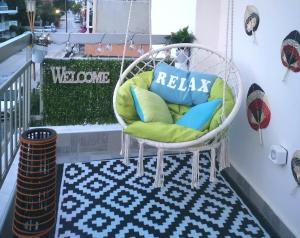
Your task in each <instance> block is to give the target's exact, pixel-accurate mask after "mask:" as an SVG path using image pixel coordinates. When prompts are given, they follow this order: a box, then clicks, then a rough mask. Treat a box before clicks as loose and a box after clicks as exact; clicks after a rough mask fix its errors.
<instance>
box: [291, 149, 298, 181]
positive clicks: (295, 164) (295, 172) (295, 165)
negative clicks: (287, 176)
mask: <svg viewBox="0 0 300 238" xmlns="http://www.w3.org/2000/svg"><path fill="white" fill-rule="evenodd" d="M291 168H292V173H293V176H294V178H295V180H296V182H297V183H298V185H300V150H297V151H296V152H295V153H294V156H293V158H292V162H291Z"/></svg>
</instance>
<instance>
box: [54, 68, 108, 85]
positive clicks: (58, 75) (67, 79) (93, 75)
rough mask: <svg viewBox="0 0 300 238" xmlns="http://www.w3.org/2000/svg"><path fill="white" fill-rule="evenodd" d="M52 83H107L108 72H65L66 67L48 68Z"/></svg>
mask: <svg viewBox="0 0 300 238" xmlns="http://www.w3.org/2000/svg"><path fill="white" fill-rule="evenodd" d="M50 69H51V72H52V79H53V83H55V84H56V83H60V84H75V83H109V82H110V79H109V72H96V71H92V72H84V71H80V72H75V71H67V69H66V67H50Z"/></svg>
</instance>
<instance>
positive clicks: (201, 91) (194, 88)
mask: <svg viewBox="0 0 300 238" xmlns="http://www.w3.org/2000/svg"><path fill="white" fill-rule="evenodd" d="M216 78H217V76H216V75H212V74H204V73H198V72H190V73H189V77H188V81H189V89H190V91H191V96H192V103H193V105H197V104H200V103H204V102H207V100H208V97H209V94H210V89H211V87H212V85H213V84H214V82H215V80H216Z"/></svg>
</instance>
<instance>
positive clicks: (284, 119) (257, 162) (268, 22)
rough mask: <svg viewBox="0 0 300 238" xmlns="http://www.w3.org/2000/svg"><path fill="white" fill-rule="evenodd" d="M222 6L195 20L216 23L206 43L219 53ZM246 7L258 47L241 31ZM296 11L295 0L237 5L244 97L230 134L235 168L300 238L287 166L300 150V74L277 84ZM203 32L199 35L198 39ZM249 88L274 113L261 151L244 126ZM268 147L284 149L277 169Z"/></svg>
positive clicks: (236, 51) (237, 56)
mask: <svg viewBox="0 0 300 238" xmlns="http://www.w3.org/2000/svg"><path fill="white" fill-rule="evenodd" d="M221 1H222V0H219V1H216V0H214V2H215V4H216V8H215V9H219V8H220V12H219V15H217V14H218V13H217V12H216V11H215V9H213V10H210V12H206V14H205V15H202V16H201V15H199V14H197V20H196V21H197V22H198V21H204V22H206V24H208V25H209V24H210V23H209V21H207V20H209V19H211V15H214V16H215V17H216V18H218V20H219V28H220V30H219V31H216V32H215V34H211V32H209V35H210V37H211V39H210V40H209V39H205V41H206V42H208V45H210V46H211V47H215V45H216V38H217V39H218V41H219V43H218V47H219V48H218V50H221V51H223V48H222V46H223V45H224V39H225V37H224V17H225V16H226V7H224V6H222V4H221ZM223 2H224V1H223ZM200 3H201V4H202V5H200ZM248 4H253V5H255V6H256V7H257V8H258V11H259V14H260V19H261V22H260V25H259V28H258V31H257V32H256V37H257V44H254V43H253V39H252V38H251V37H249V36H247V35H246V33H245V30H244V23H243V22H244V12H245V8H246V6H247V5H248ZM209 5H211V0H199V2H198V6H197V12H201V11H200V10H201V8H204V7H205V6H206V9H209V8H210V7H207V6H209ZM223 5H224V4H223ZM299 9H300V1H299V0H285V1H282V0H265V1H261V0H251V1H249V0H235V11H234V42H233V46H234V47H233V60H234V62H235V63H236V65H237V66H238V68H239V70H240V73H241V78H242V81H243V85H244V91H245V92H244V101H243V104H242V108H241V110H240V111H239V114H238V115H237V117H236V119H235V120H234V122H233V126H232V130H231V133H230V150H231V155H230V156H231V161H232V164H233V166H234V167H235V168H236V169H237V170H238V171H239V173H240V174H241V175H242V176H244V177H245V179H246V180H247V181H248V182H249V183H250V184H251V185H252V187H253V188H254V189H255V190H256V191H257V192H258V194H259V195H260V196H261V197H262V198H263V199H264V200H265V201H266V202H267V203H268V204H269V205H270V206H271V207H272V209H273V211H274V212H275V213H276V214H277V215H278V216H279V217H280V219H281V220H282V221H283V222H284V223H285V224H286V225H287V226H288V227H289V229H290V230H291V231H292V232H293V233H294V234H295V235H296V236H297V237H300V188H299V187H296V183H295V181H294V178H293V176H292V173H291V168H290V167H291V165H290V163H291V158H292V155H293V153H294V151H295V150H297V149H300V139H299V138H300V136H299V134H300V106H299V102H300V93H299V92H300V73H293V72H290V74H289V76H288V79H287V80H286V82H282V81H281V79H282V78H283V75H284V74H285V72H286V68H284V67H283V65H282V64H281V60H280V48H281V43H282V40H283V39H284V38H285V37H286V35H287V34H289V33H290V32H291V31H292V30H298V31H300V17H299ZM197 22H196V26H197ZM198 24H199V23H198ZM202 24H203V23H202ZM213 24H215V22H214V23H213ZM196 29H197V27H196ZM203 29H204V28H203ZM215 29H218V28H217V27H216V28H215ZM205 33H206V32H203V31H201V30H200V31H197V37H198V39H200V38H201V36H202V35H204V34H205ZM252 83H258V84H259V85H260V86H261V87H262V88H263V89H264V91H265V92H266V94H267V97H268V99H269V103H270V108H271V113H272V116H271V122H270V125H269V127H268V128H267V129H265V130H263V140H264V145H263V146H261V145H260V144H259V138H258V133H257V132H256V131H254V130H252V129H251V128H250V126H249V124H248V121H247V114H246V94H247V91H248V88H249V86H250V85H251V84H252ZM272 144H281V145H282V146H284V147H285V148H286V149H287V150H288V152H289V157H288V163H287V165H286V166H276V165H274V164H273V163H272V162H271V161H270V160H268V158H267V157H268V153H269V148H270V146H271V145H272Z"/></svg>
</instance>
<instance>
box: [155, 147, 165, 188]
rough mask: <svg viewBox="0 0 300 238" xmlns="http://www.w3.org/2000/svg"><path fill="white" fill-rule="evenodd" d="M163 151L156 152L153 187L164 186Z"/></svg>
mask: <svg viewBox="0 0 300 238" xmlns="http://www.w3.org/2000/svg"><path fill="white" fill-rule="evenodd" d="M163 170H164V151H163V149H158V150H157V165H156V174H155V178H154V187H155V188H161V187H163V186H164V172H163Z"/></svg>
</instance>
